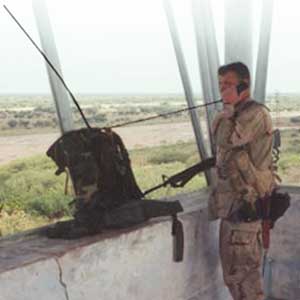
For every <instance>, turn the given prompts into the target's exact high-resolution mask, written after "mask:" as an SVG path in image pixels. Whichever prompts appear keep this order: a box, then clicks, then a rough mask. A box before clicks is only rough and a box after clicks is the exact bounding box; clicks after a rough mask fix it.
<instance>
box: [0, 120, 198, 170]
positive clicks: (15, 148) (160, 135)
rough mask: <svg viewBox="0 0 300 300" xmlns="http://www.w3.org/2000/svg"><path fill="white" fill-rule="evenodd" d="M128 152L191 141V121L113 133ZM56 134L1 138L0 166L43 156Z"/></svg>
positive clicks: (128, 128) (131, 128) (192, 137)
mask: <svg viewBox="0 0 300 300" xmlns="http://www.w3.org/2000/svg"><path fill="white" fill-rule="evenodd" d="M116 132H117V133H118V134H120V136H121V138H122V139H123V141H124V143H125V145H126V147H127V148H128V149H133V148H143V147H151V146H156V145H160V144H173V143H176V142H178V141H189V140H193V139H194V136H193V130H192V127H191V124H190V122H184V123H176V124H173V123H172V124H158V125H145V126H136V127H124V128H118V129H117V130H116ZM58 137H59V133H48V134H31V135H22V136H8V137H0V165H3V164H5V163H8V162H10V161H12V160H15V159H18V158H24V157H28V156H32V155H35V154H43V153H46V151H47V149H48V148H49V146H50V145H51V144H52V143H53V142H54V141H55V140H56V139H57V138H58Z"/></svg>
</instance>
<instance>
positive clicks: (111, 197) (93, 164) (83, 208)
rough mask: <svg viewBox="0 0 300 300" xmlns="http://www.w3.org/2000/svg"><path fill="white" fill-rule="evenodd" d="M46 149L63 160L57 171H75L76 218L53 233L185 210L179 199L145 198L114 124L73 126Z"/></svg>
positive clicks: (72, 233) (77, 233) (79, 232)
mask: <svg viewBox="0 0 300 300" xmlns="http://www.w3.org/2000/svg"><path fill="white" fill-rule="evenodd" d="M47 155H48V156H49V157H51V158H52V159H53V160H54V162H55V163H56V165H57V166H58V170H57V171H56V174H57V175H59V174H61V173H62V172H65V171H66V172H68V173H69V174H70V176H71V179H72V182H73V186H74V190H75V194H76V198H75V199H74V201H73V206H74V219H73V220H72V221H66V222H59V223H57V224H56V225H55V226H54V227H50V228H49V229H48V231H47V235H48V236H49V237H53V238H77V237H81V236H84V235H88V234H93V233H98V232H101V230H102V229H106V228H125V227H128V226H130V225H134V224H138V223H141V222H144V221H146V220H148V219H149V218H151V217H156V216H167V215H172V216H174V220H175V219H176V218H175V215H176V213H177V212H179V211H182V210H183V209H182V207H181V205H180V203H179V202H178V201H175V202H162V201H157V200H155V201H150V200H144V199H142V198H143V193H142V191H141V190H140V188H139V187H138V185H137V183H136V180H135V178H134V174H133V172H132V169H131V165H130V159H129V156H128V152H127V150H126V148H125V146H124V143H123V142H122V140H121V138H120V136H119V135H118V134H116V133H115V132H113V131H111V130H108V129H106V130H103V129H100V128H93V129H88V128H86V129H79V130H74V131H71V132H68V133H66V134H64V135H63V136H62V137H60V138H59V139H58V140H57V141H56V142H55V143H54V144H53V145H52V146H51V147H50V148H49V150H48V151H47ZM174 222H175V221H174ZM176 222H177V223H178V222H179V221H178V220H177V219H176Z"/></svg>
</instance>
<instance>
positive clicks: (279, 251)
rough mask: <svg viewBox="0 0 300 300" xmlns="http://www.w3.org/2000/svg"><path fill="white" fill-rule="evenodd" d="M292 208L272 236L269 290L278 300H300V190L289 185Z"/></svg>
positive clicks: (271, 295) (268, 277) (269, 258)
mask: <svg viewBox="0 0 300 300" xmlns="http://www.w3.org/2000/svg"><path fill="white" fill-rule="evenodd" d="M282 190H284V191H286V192H288V193H290V195H291V197H292V201H291V207H290V208H289V209H288V210H287V212H286V214H285V215H284V216H283V217H282V218H281V219H279V220H278V222H277V223H276V224H275V228H274V230H272V233H271V246H270V251H269V255H268V265H267V274H266V275H267V276H266V289H267V290H268V291H269V296H270V297H271V298H275V299H284V300H298V299H300V222H299V217H300V201H299V200H300V188H299V187H292V186H285V187H283V188H282Z"/></svg>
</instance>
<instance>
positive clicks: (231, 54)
mask: <svg viewBox="0 0 300 300" xmlns="http://www.w3.org/2000/svg"><path fill="white" fill-rule="evenodd" d="M252 7H253V1H243V3H242V4H241V0H225V63H226V64H227V63H231V62H236V61H240V62H242V63H244V64H246V65H247V66H248V68H249V70H250V73H251V74H252V71H253V50H252V42H253V38H252V14H253V13H252Z"/></svg>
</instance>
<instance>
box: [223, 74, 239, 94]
mask: <svg viewBox="0 0 300 300" xmlns="http://www.w3.org/2000/svg"><path fill="white" fill-rule="evenodd" d="M239 83H240V79H239V77H238V76H237V75H236V74H235V73H234V72H227V73H226V74H224V75H223V76H219V89H220V92H221V93H222V92H224V91H225V90H226V89H228V88H233V87H236V86H237V85H238V84H239Z"/></svg>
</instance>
